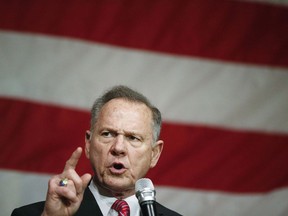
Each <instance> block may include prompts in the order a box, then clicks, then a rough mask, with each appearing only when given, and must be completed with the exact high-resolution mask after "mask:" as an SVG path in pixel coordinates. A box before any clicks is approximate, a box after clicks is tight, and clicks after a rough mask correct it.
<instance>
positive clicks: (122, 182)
mask: <svg viewBox="0 0 288 216" xmlns="http://www.w3.org/2000/svg"><path fill="white" fill-rule="evenodd" d="M104 184H105V186H106V187H107V188H109V189H110V190H111V191H114V192H118V193H121V192H125V191H129V190H133V191H134V189H135V188H134V187H135V186H134V184H133V181H131V179H127V178H125V177H118V176H116V177H115V176H113V177H111V176H110V177H108V178H107V179H104Z"/></svg>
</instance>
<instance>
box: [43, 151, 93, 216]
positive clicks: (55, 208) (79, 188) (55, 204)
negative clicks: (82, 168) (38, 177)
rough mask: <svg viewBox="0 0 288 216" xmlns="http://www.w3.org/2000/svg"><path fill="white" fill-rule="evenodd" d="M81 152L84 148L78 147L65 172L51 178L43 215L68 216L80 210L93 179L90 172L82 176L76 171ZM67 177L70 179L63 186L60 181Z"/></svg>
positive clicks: (67, 163)
mask: <svg viewBox="0 0 288 216" xmlns="http://www.w3.org/2000/svg"><path fill="white" fill-rule="evenodd" d="M81 154H82V148H80V147H78V148H77V149H76V150H75V151H74V152H73V153H72V155H71V157H70V158H69V160H68V161H67V162H66V165H65V167H64V170H63V172H62V173H61V174H59V175H56V176H53V177H52V178H51V179H50V180H49V184H48V192H47V197H46V202H45V207H44V211H43V213H42V216H58V215H59V216H60V215H61V216H64V215H65V216H68V215H73V214H75V212H76V211H77V210H78V208H79V206H80V204H81V202H82V199H83V194H84V191H85V188H86V187H87V185H88V183H89V181H90V179H91V175H90V174H88V173H86V174H84V175H83V176H81V177H80V176H79V175H78V174H77V172H76V171H75V169H76V166H77V163H78V161H79V158H80V156H81ZM65 178H67V179H68V181H67V184H66V185H62V186H61V185H60V184H59V183H60V181H61V180H63V179H65Z"/></svg>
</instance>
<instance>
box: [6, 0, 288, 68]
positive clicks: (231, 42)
mask: <svg viewBox="0 0 288 216" xmlns="http://www.w3.org/2000/svg"><path fill="white" fill-rule="evenodd" d="M287 23H288V8H287V7H285V6H282V7H281V6H275V5H268V4H267V5H265V4H260V3H251V2H246V1H244V2H240V1H214V0H206V1H202V0H198V1H191V0H181V1H178V0H170V1H166V0H157V1H155V0H137V1H105V0H97V1H96V0H95V1H82V0H81V1H80V0H66V1H65V0H62V1H56V0H54V1H53V0H46V1H37V0H26V1H20V0H12V1H2V2H1V7H0V28H2V29H8V30H16V31H25V32H35V33H44V34H52V35H59V36H67V37H73V38H79V39H85V40H91V41H97V42H102V43H108V44H114V45H119V46H123V47H130V48H137V49H144V50H152V51H159V52H165V53H172V54H179V55H189V56H197V57H204V58H211V59H220V60H228V61H235V62H246V63H253V64H254V63H255V64H269V65H276V66H284V67H287V66H288V55H287V49H288V40H287V38H288V26H287Z"/></svg>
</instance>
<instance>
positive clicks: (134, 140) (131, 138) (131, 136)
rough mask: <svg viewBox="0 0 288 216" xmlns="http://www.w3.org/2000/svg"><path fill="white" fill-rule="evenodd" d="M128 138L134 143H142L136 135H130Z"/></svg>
mask: <svg viewBox="0 0 288 216" xmlns="http://www.w3.org/2000/svg"><path fill="white" fill-rule="evenodd" d="M127 138H128V140H130V141H133V142H140V141H141V139H140V137H137V136H135V135H130V136H128V137H127Z"/></svg>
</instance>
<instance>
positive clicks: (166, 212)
mask: <svg viewBox="0 0 288 216" xmlns="http://www.w3.org/2000/svg"><path fill="white" fill-rule="evenodd" d="M156 208H157V213H158V215H163V216H182V215H181V214H179V213H177V212H175V211H173V210H171V209H169V208H167V207H165V206H163V205H161V204H160V203H158V202H156Z"/></svg>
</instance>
